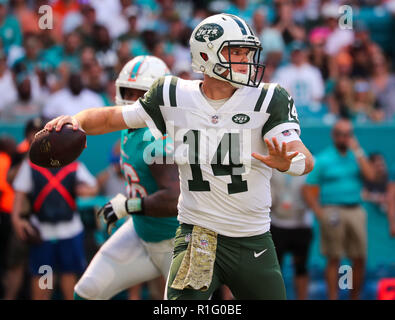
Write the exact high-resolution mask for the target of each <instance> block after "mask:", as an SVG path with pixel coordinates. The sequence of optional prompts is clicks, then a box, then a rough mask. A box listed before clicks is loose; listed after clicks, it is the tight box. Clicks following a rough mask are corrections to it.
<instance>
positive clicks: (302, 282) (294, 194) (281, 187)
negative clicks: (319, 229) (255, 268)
mask: <svg viewBox="0 0 395 320" xmlns="http://www.w3.org/2000/svg"><path fill="white" fill-rule="evenodd" d="M283 134H288V133H287V132H285V133H283ZM305 180H306V177H305V176H299V177H292V176H289V175H285V174H281V172H278V171H276V170H273V175H272V179H271V188H272V199H273V200H272V201H273V202H272V212H271V219H272V221H271V228H270V232H271V233H272V237H273V242H274V245H275V247H276V253H277V257H278V260H279V263H280V266H283V262H284V256H285V254H286V253H288V252H289V253H291V254H292V259H293V267H294V274H295V276H294V286H295V291H296V297H297V299H299V300H305V299H307V293H308V285H309V276H308V270H307V260H308V255H309V248H310V244H311V240H312V235H313V234H312V222H313V217H312V213H311V212H310V211H309V210H308V208H307V207H306V204H305V203H304V201H303V198H302V187H303V185H304V183H305Z"/></svg>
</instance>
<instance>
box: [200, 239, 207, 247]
mask: <svg viewBox="0 0 395 320" xmlns="http://www.w3.org/2000/svg"><path fill="white" fill-rule="evenodd" d="M200 245H201V246H202V247H207V246H208V241H207V240H204V239H203V240H200Z"/></svg>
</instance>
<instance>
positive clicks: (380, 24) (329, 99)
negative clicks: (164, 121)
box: [0, 0, 395, 298]
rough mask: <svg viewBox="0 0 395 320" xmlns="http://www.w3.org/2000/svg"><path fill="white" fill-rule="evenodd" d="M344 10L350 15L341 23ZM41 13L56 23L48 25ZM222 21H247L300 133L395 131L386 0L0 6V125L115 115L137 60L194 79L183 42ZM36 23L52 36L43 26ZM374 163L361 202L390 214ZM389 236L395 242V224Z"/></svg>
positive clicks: (392, 14)
mask: <svg viewBox="0 0 395 320" xmlns="http://www.w3.org/2000/svg"><path fill="white" fill-rule="evenodd" d="M344 4H346V5H348V6H349V7H346V8H345V10H346V11H344V14H345V15H346V16H344V17H345V19H341V18H340V16H341V15H342V14H339V6H341V5H344ZM46 5H50V6H51V8H52V10H51V11H50V12H51V13H52V18H53V19H52V21H49V20H45V21H44V20H43V16H44V15H45V14H46V13H48V11H45V10H43V8H44V9H45V8H46V7H45V6H46ZM43 6H44V7H43ZM40 8H41V9H40ZM347 10H352V12H350V11H347ZM220 12H225V13H230V14H235V15H237V16H239V17H241V18H243V19H245V20H246V21H247V23H248V24H249V25H250V26H251V28H252V29H253V30H254V31H255V33H256V35H257V36H258V37H259V38H260V40H261V42H262V47H263V51H262V54H263V60H264V63H265V65H266V69H265V73H264V77H263V81H264V82H277V83H280V84H281V85H282V86H284V87H285V88H286V89H287V90H288V91H289V92H290V93H291V94H292V96H293V97H294V100H295V104H296V106H297V110H298V114H299V118H300V119H301V124H302V126H303V125H305V124H309V123H314V124H317V123H319V124H320V123H322V124H325V125H333V124H334V123H335V121H336V120H337V119H338V118H348V119H350V120H351V121H352V123H353V124H373V125H375V124H386V123H394V122H393V121H394V120H395V74H394V65H395V64H394V62H395V33H394V30H395V1H391V0H359V1H357V0H350V1H336V0H333V1H330V0H310V1H309V0H250V1H248V0H232V1H226V0H195V1H192V0H177V1H176V0H53V1H46V0H36V1H33V0H0V94H1V99H0V123H17V124H22V123H23V124H25V123H26V122H28V121H29V120H30V121H31V119H34V118H36V117H38V116H43V117H45V118H54V117H56V116H58V115H61V114H75V113H77V112H79V111H82V110H83V109H85V108H91V107H101V106H111V105H114V104H115V102H114V100H115V80H116V78H117V76H118V74H119V72H120V70H121V69H122V67H123V66H124V65H125V64H126V62H128V61H129V60H130V59H132V58H133V57H135V56H138V55H144V54H149V55H154V56H157V57H159V58H161V59H162V60H163V61H165V62H166V64H167V65H168V66H169V68H170V70H171V72H172V74H174V75H176V76H178V77H181V78H184V79H199V78H200V77H201V75H199V74H196V73H193V72H192V70H191V58H190V50H189V38H190V35H191V32H192V30H193V28H194V27H195V26H196V25H197V24H198V23H199V22H200V21H202V20H203V19H204V18H206V17H207V16H210V15H212V14H215V13H220ZM347 12H348V13H347ZM45 19H49V18H47V17H46V18H45ZM347 19H348V20H347ZM350 19H351V20H350ZM339 21H342V23H343V25H341V24H339ZM40 22H41V23H43V22H45V23H47V24H45V23H44V25H48V23H49V25H50V26H51V28H50V29H43V28H40ZM51 23H52V25H51ZM41 26H42V24H41ZM347 26H351V28H348V27H347ZM29 125H30V126H33V128H34V125H33V124H32V122H30V124H29ZM26 128H28V126H27V127H26ZM36 129H37V128H36ZM26 130H27V131H26V132H25V133H26V140H24V141H23V142H22V143H21V144H19V145H18V146H16V144H15V141H11V140H10V139H8V138H2V139H1V141H0V142H1V143H0V155H1V159H0V162H1V163H0V169H1V170H0V171H1V190H2V191H1V192H2V196H3V195H4V194H5V193H4V192H8V193H12V188H11V186H10V184H8V183H7V182H6V180H7V179H6V176H7V172H8V170H9V168H10V167H15V168H17V166H18V164H20V161H21V159H22V158H23V156H24V155H25V154H26V152H27V150H28V147H29V141H30V140H31V139H32V136H30V137H29V136H28V135H29V130H28V129H26ZM5 154H10V155H13V157H11V158H9V157H8V158H7V157H6V156H5ZM3 155H4V157H3ZM15 155H16V156H15ZM392 160H394V159H392ZM370 162H371V165H372V166H373V167H374V168H375V173H376V175H375V179H376V180H370V181H366V182H365V187H364V189H363V196H364V200H366V201H371V202H372V203H375V204H376V205H377V206H378V207H380V208H381V209H382V211H383V212H385V211H387V200H388V185H389V183H390V182H389V181H390V174H389V172H388V171H389V170H388V168H387V164H386V163H385V159H384V158H383V156H382V155H381V154H371V155H370ZM390 165H391V164H390ZM11 180H12V179H11ZM392 180H393V181H394V182H395V174H394V175H393V177H392ZM8 181H10V177H9V172H8ZM110 182H111V183H112V187H111V188H110V189H109V190H112V191H114V190H115V189H116V188H115V189H114V187H113V185H114V183H115V182H116V183H119V190H121V189H122V188H123V183H124V182H123V180H122V174H121V173H120V168H119V145H117V147H116V148H114V150H113V151H112V152H111V155H110V156H109V168H108V169H107V170H105V171H103V172H102V173H101V174H100V175H99V176H98V184H99V187H100V190H101V191H100V194H102V195H105V196H108V197H111V196H113V195H115V194H112V193H111V192H110V194H108V192H107V191H106V185H107V184H110ZM107 189H108V188H107ZM393 189H394V191H395V184H394V188H393ZM394 195H395V192H394ZM4 199H5V198H4V197H3V200H2V203H0V206H1V208H0V211H2V212H11V211H12V203H11V200H10V199H11V198H8V200H4ZM7 201H8V202H7ZM287 201H288V200H287ZM394 221H395V219H394ZM85 222H86V221H85ZM93 224H95V223H93ZM309 226H311V223H310V224H309ZM391 228H392V229H391V231H390V232H392V233H393V235H395V222H394V223H393V225H392V226H391ZM99 229H100V228H99ZM383 232H388V231H387V230H385V231H383ZM95 239H96V244H95V245H93V247H94V249H92V251H91V253H94V252H95V250H97V247H98V246H99V245H101V244H102V243H103V242H104V240H105V239H106V235H105V233H104V230H103V232H102V233H97V234H95ZM25 255H26V254H25ZM0 257H1V252H0ZM3 258H4V257H3ZM16 260H17V261H18V265H17V267H20V268H22V269H18V270H17V273H15V274H14V275H12V274H10V276H9V277H8V278H9V279H11V280H12V279H16V280H17V282H18V281H19V282H21V281H22V280H23V277H24V273H25V271H26V270H25V269H24V267H23V265H24V263H25V261H24V258H23V257H22V258H16ZM88 260H89V255H88ZM18 272H19V273H18ZM3 276H4V274H0V277H3ZM12 276H13V277H14V278H12ZM13 286H14V287H13V288H14V289H13V290H14V291H13V292H8V293H9V294H10V296H9V297H11V298H16V297H18V291H16V292H15V290H16V289H17V290H19V288H20V286H21V284H20V283H19V284H18V283H17V284H13ZM15 288H16V289H15ZM3 294H5V293H4V292H3ZM19 296H20V293H19ZM25 297H26V296H25ZM146 297H149V295H148V296H146ZM151 297H152V295H151Z"/></svg>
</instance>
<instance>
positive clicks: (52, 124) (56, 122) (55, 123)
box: [45, 116, 80, 131]
mask: <svg viewBox="0 0 395 320" xmlns="http://www.w3.org/2000/svg"><path fill="white" fill-rule="evenodd" d="M66 123H71V124H72V125H73V130H78V129H80V124H79V122H78V120H77V119H76V118H75V117H72V116H59V117H57V118H55V119H53V120H51V121H49V122H48V123H47V124H46V125H45V129H47V130H49V131H52V129H55V130H56V131H60V130H61V129H62V126H64V125H65V124H66Z"/></svg>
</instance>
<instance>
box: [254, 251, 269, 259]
mask: <svg viewBox="0 0 395 320" xmlns="http://www.w3.org/2000/svg"><path fill="white" fill-rule="evenodd" d="M266 250H267V249H265V250H263V251H261V252H259V253H256V252H255V251H254V257H255V258H258V257H259V256H260V255H261V254H263V253H265V251H266Z"/></svg>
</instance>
